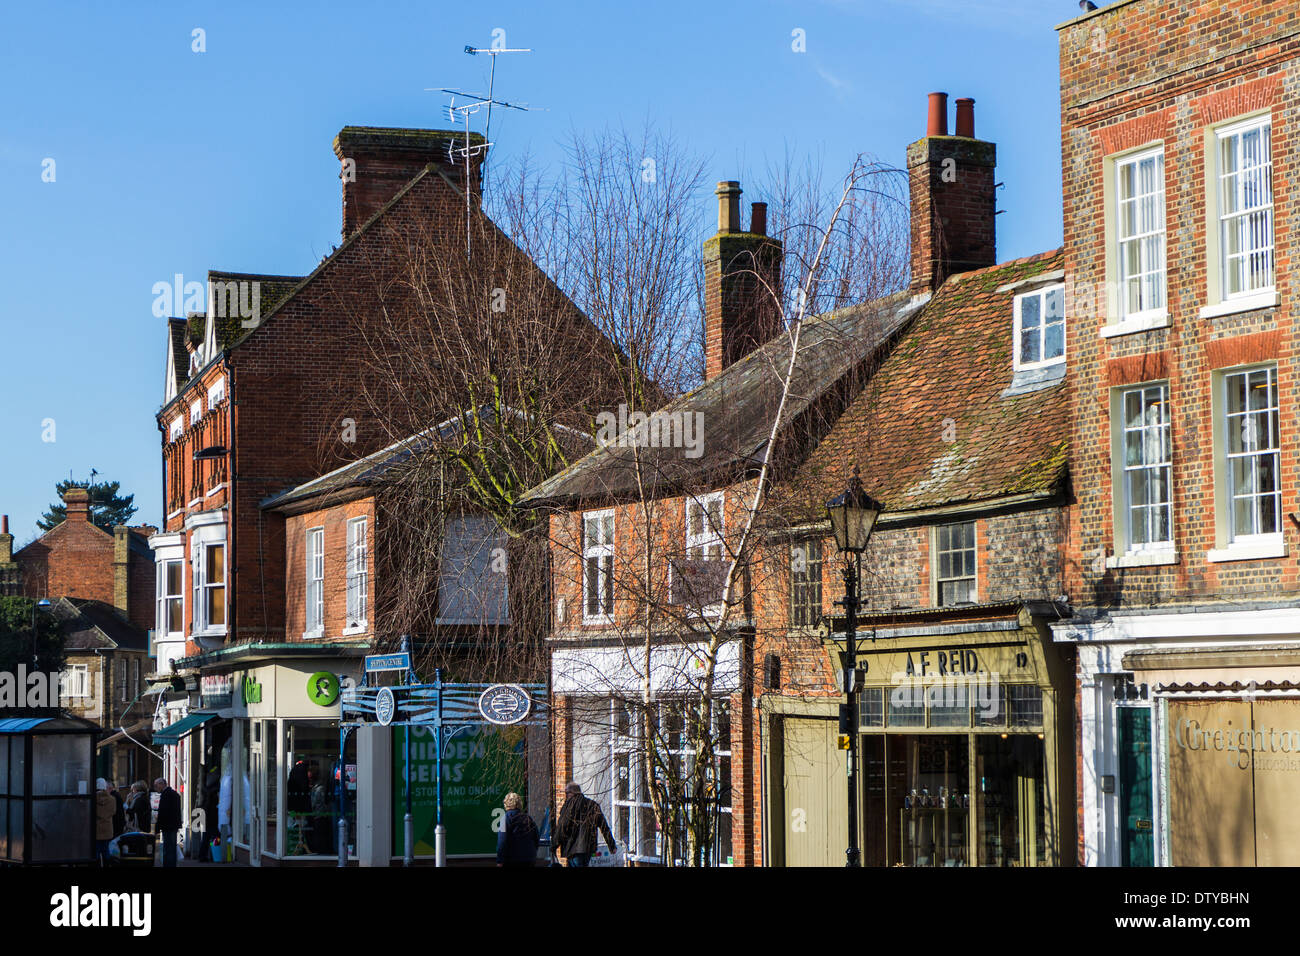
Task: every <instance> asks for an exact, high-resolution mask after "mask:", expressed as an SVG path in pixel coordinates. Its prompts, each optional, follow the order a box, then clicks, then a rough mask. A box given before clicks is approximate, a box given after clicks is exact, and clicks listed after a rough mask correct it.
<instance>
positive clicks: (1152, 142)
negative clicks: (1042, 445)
mask: <svg viewBox="0 0 1300 956" xmlns="http://www.w3.org/2000/svg"><path fill="white" fill-rule="evenodd" d="M1059 32H1060V50H1061V137H1062V157H1063V163H1064V169H1063V182H1064V213H1065V271H1066V275H1067V290H1068V298H1069V314H1070V323H1069V337H1068V352H1069V355H1070V361H1069V364H1070V373H1071V376H1072V377H1073V388H1072V403H1071V409H1070V422H1071V442H1070V449H1071V451H1070V473H1071V478H1072V481H1073V485H1074V491H1075V495H1076V498H1077V507H1076V508H1075V510H1074V511H1073V513H1072V517H1071V526H1070V530H1069V534H1068V536H1067V540H1068V557H1067V564H1066V575H1067V579H1068V591H1069V594H1070V596H1071V599H1072V603H1073V605H1074V615H1073V617H1072V618H1071V619H1070V620H1068V621H1065V622H1061V623H1059V624H1057V625H1055V626H1054V629H1055V633H1056V637H1057V639H1058V640H1060V641H1062V642H1069V643H1073V644H1075V645H1077V648H1078V654H1079V673H1078V677H1079V687H1078V694H1079V714H1080V722H1081V724H1080V725H1081V736H1080V752H1079V780H1080V794H1079V819H1080V833H1079V842H1080V856H1081V859H1082V860H1083V861H1084V862H1086V863H1088V864H1089V865H1150V864H1152V863H1156V864H1173V865H1207V864H1209V865H1252V864H1256V863H1258V864H1261V865H1277V864H1288V863H1289V864H1294V863H1296V862H1300V856H1297V853H1300V830H1297V829H1296V826H1295V823H1294V815H1293V814H1292V813H1290V811H1289V809H1288V808H1289V807H1291V806H1293V805H1294V800H1295V797H1296V785H1295V784H1294V783H1293V782H1292V781H1294V780H1295V779H1296V777H1295V774H1294V772H1293V770H1292V771H1291V772H1288V771H1287V767H1286V764H1287V762H1288V761H1290V762H1291V763H1292V764H1293V763H1294V760H1293V759H1292V758H1290V757H1287V756H1286V755H1285V754H1286V751H1288V750H1292V751H1293V750H1294V748H1295V747H1296V746H1297V745H1300V700H1298V699H1297V697H1300V683H1298V680H1300V669H1298V668H1300V575H1298V574H1297V569H1296V549H1297V543H1298V541H1297V528H1298V527H1300V525H1298V524H1297V519H1296V512H1297V510H1300V509H1298V506H1297V498H1296V495H1297V475H1298V474H1300V472H1298V468H1300V458H1298V457H1297V449H1298V448H1300V444H1298V443H1297V441H1296V434H1295V423H1296V415H1295V410H1296V408H1297V407H1298V406H1300V382H1297V377H1296V365H1295V354H1296V331H1295V324H1294V310H1295V308H1296V303H1295V300H1294V299H1293V298H1292V295H1293V293H1294V291H1295V290H1294V287H1293V285H1292V282H1293V281H1294V277H1295V270H1294V268H1293V267H1294V260H1293V258H1292V251H1293V250H1292V249H1291V246H1290V240H1291V228H1290V227H1291V226H1292V225H1293V224H1294V220H1295V215H1296V207H1295V195H1296V194H1295V191H1294V187H1296V186H1297V185H1298V184H1300V128H1297V125H1296V120H1295V116H1296V107H1297V104H1300V59H1298V57H1300V14H1298V13H1297V10H1296V8H1295V6H1294V4H1282V3H1271V2H1267V0H1235V2H1231V3H1228V2H1205V3H1193V4H1184V5H1171V4H1167V3H1159V2H1154V0H1117V2H1113V3H1110V4H1109V5H1107V6H1105V7H1102V8H1101V9H1098V10H1094V11H1091V12H1087V13H1085V14H1084V15H1082V16H1079V17H1077V18H1075V19H1073V20H1071V21H1069V22H1068V23H1065V24H1063V25H1062V26H1061V27H1060V28H1059ZM1206 735H1208V737H1207V736H1206ZM1270 735H1271V736H1270ZM1225 738H1226V739H1227V740H1228V741H1229V744H1228V746H1229V747H1230V748H1231V750H1232V751H1233V759H1231V760H1225V759H1223V753H1222V752H1221V751H1222V748H1223V746H1224V743H1223V741H1224V739H1225ZM1284 745H1285V746H1284Z"/></svg>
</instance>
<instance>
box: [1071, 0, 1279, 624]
mask: <svg viewBox="0 0 1300 956" xmlns="http://www.w3.org/2000/svg"><path fill="white" fill-rule="evenodd" d="M1060 42H1061V91H1062V150H1063V160H1064V169H1063V184H1064V215H1065V254H1066V271H1067V276H1068V283H1069V285H1068V288H1067V296H1068V301H1069V305H1068V312H1069V315H1070V322H1069V340H1068V345H1067V354H1068V355H1069V363H1070V374H1071V376H1072V377H1073V380H1074V389H1073V399H1072V410H1071V411H1072V413H1071V422H1072V432H1073V433H1072V439H1071V460H1070V471H1071V478H1072V481H1073V484H1074V490H1075V494H1076V496H1077V501H1078V507H1077V513H1076V514H1074V515H1072V516H1071V523H1072V526H1071V534H1070V546H1069V554H1068V572H1067V573H1068V579H1069V593H1070V595H1071V597H1072V598H1073V599H1074V602H1075V603H1076V604H1085V605H1086V604H1098V603H1099V604H1102V605H1107V604H1111V603H1123V604H1133V603H1140V604H1149V603H1157V602H1159V603H1170V602H1180V601H1187V602H1191V601H1207V600H1215V599H1224V600H1237V599H1242V598H1273V599H1276V598H1278V597H1282V596H1294V595H1295V594H1296V593H1297V591H1298V590H1300V576H1298V575H1297V567H1296V562H1295V559H1294V555H1295V553H1296V549H1297V546H1300V536H1298V535H1297V529H1296V526H1295V525H1294V524H1293V523H1292V522H1291V521H1289V520H1286V519H1285V518H1284V519H1283V521H1282V531H1283V534H1284V536H1285V540H1286V544H1287V547H1288V549H1289V551H1290V554H1291V557H1289V558H1272V559H1263V560H1250V561H1231V562H1226V563H1224V562H1211V561H1208V560H1207V555H1206V552H1207V551H1208V550H1210V549H1214V548H1217V547H1222V545H1223V543H1224V542H1223V541H1222V538H1221V536H1220V533H1219V532H1218V531H1217V529H1216V509H1217V505H1216V502H1215V491H1214V470H1215V463H1214V453H1213V445H1212V442H1211V428H1212V414H1211V387H1212V382H1213V381H1214V379H1213V377H1212V375H1211V373H1212V372H1213V371H1214V370H1215V369H1219V368H1224V367H1228V366H1232V365H1235V364H1238V363H1242V362H1255V361H1276V363H1277V369H1278V379H1279V401H1280V409H1281V414H1280V420H1281V449H1282V451H1281V491H1282V513H1283V515H1286V514H1289V513H1293V512H1295V511H1296V510H1297V500H1296V498H1297V496H1296V479H1297V465H1300V460H1298V459H1297V450H1298V449H1300V443H1298V442H1297V440H1296V438H1297V436H1296V431H1295V421H1296V409H1297V408H1298V407H1300V383H1298V382H1297V380H1296V376H1295V364H1294V363H1295V359H1294V352H1295V348H1296V340H1295V333H1294V330H1293V323H1292V309H1293V306H1292V300H1291V291H1292V288H1291V283H1292V276H1293V274H1294V272H1293V270H1292V269H1291V268H1290V265H1291V262H1292V250H1291V244H1290V225H1291V223H1292V221H1293V218H1294V199H1293V198H1292V197H1293V194H1294V186H1293V184H1294V183H1295V182H1296V181H1297V173H1300V124H1298V123H1297V112H1296V105H1297V103H1300V59H1298V58H1300V17H1298V15H1297V12H1296V9H1295V6H1294V5H1293V4H1283V3H1271V2H1267V0H1250V2H1233V3H1226V2H1212V3H1199V4H1196V5H1194V7H1193V8H1188V7H1179V6H1175V5H1170V4H1167V3H1162V2H1156V0H1134V2H1128V3H1116V4H1112V5H1111V6H1109V7H1105V8H1103V9H1101V10H1099V11H1097V13H1096V14H1094V15H1091V16H1088V17H1083V18H1080V19H1078V20H1077V21H1075V22H1073V23H1072V24H1071V25H1068V26H1066V27H1064V28H1063V29H1062V31H1061V34H1060ZM1258 109H1271V110H1272V161H1273V190H1274V230H1273V233H1274V241H1275V262H1276V289H1277V293H1278V294H1279V296H1280V305H1278V306H1277V307H1267V308H1258V309H1255V310H1253V311H1246V312H1240V313H1237V314H1231V315H1223V316H1219V317H1202V316H1201V314H1200V313H1201V309H1202V308H1203V307H1205V306H1207V305H1209V304H1211V303H1210V301H1209V297H1210V288H1209V286H1210V282H1209V277H1208V276H1207V261H1208V253H1207V217H1208V216H1209V215H1210V214H1211V213H1215V212H1217V210H1209V211H1207V209H1206V205H1207V187H1206V176H1207V163H1206V155H1207V147H1206V143H1207V132H1208V131H1209V129H1210V127H1211V125H1212V124H1215V123H1219V122H1222V121H1226V120H1230V119H1233V118H1235V117H1238V116H1241V115H1243V114H1245V113H1248V112H1250V111H1253V110H1258ZM1156 143H1161V144H1163V147H1164V162H1165V220H1166V237H1167V238H1166V242H1167V268H1166V271H1165V276H1166V281H1167V298H1168V314H1169V323H1168V326H1167V327H1165V328H1156V329H1153V330H1150V331H1145V332H1138V333H1134V334H1127V335H1120V336H1115V337H1110V338H1103V337H1102V336H1100V335H1099V331H1100V329H1101V328H1102V327H1103V326H1104V325H1105V324H1106V323H1107V321H1108V315H1107V312H1108V310H1109V304H1108V303H1109V298H1110V294H1111V292H1112V290H1111V289H1110V288H1109V287H1108V286H1107V272H1106V234H1105V222H1106V209H1105V202H1104V182H1105V176H1106V168H1107V166H1106V162H1105V159H1106V157H1107V156H1108V155H1110V154H1113V153H1115V152H1117V151H1120V150H1125V149H1130V148H1135V147H1138V146H1143V145H1155V144H1156ZM1211 171H1212V170H1211ZM1158 378H1159V379H1164V380H1166V381H1167V382H1168V384H1169V389H1170V408H1171V421H1172V446H1173V485H1174V490H1173V505H1174V534H1175V547H1176V550H1177V553H1178V558H1177V562H1176V563H1175V564H1172V565H1168V566H1159V567H1135V568H1109V569H1108V568H1106V567H1105V561H1104V558H1105V556H1106V555H1107V554H1113V553H1114V551H1115V549H1116V547H1117V541H1116V529H1115V528H1114V527H1113V519H1112V510H1111V509H1112V497H1113V491H1112V475H1111V463H1110V421H1109V402H1110V388H1111V386H1113V385H1116V384H1126V383H1134V382H1141V381H1150V380H1153V379H1158Z"/></svg>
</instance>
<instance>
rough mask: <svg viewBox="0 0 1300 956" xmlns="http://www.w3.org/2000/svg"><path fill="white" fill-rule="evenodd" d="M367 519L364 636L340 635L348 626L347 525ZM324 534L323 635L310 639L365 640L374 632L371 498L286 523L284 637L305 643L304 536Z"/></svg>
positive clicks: (361, 634) (305, 549) (373, 531)
mask: <svg viewBox="0 0 1300 956" xmlns="http://www.w3.org/2000/svg"><path fill="white" fill-rule="evenodd" d="M353 518H365V519H366V522H367V528H366V544H367V558H366V566H367V575H368V576H367V581H366V617H367V622H366V623H367V628H366V630H365V631H364V632H363V633H358V634H346V635H345V634H344V633H343V630H344V628H345V627H346V625H347V567H348V563H347V560H348V559H347V555H348V522H349V521H351V520H352V519H353ZM313 528H321V529H322V530H323V531H324V545H325V577H324V584H323V591H324V595H323V604H324V613H325V620H324V625H325V633H324V635H323V637H320V638H314V640H334V639H339V640H349V641H357V640H368V639H369V638H370V636H371V635H372V634H373V632H374V621H373V619H374V613H373V609H374V606H375V575H374V566H375V565H374V541H375V536H376V535H375V533H376V528H375V507H374V499H373V498H362V499H360V500H357V501H350V502H347V503H346V504H340V505H334V506H333V507H326V508H320V509H318V510H315V511H309V512H307V513H305V514H301V515H294V516H292V517H289V518H287V519H285V531H286V534H285V567H286V569H287V570H286V573H285V593H284V607H285V638H286V640H289V641H297V640H302V639H303V634H304V632H305V631H306V628H307V567H306V561H307V531H308V529H313Z"/></svg>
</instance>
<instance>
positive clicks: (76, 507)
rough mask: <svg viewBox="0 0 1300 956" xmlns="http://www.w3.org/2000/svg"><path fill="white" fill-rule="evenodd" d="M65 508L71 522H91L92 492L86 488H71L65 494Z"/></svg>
mask: <svg viewBox="0 0 1300 956" xmlns="http://www.w3.org/2000/svg"><path fill="white" fill-rule="evenodd" d="M63 507H64V510H65V512H66V513H67V520H69V521H73V520H76V521H89V520H90V491H89V489H86V488H69V489H68V490H67V491H65V492H64V493H63Z"/></svg>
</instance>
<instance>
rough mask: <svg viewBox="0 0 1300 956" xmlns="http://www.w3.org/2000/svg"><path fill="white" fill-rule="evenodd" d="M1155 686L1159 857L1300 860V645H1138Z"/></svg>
mask: <svg viewBox="0 0 1300 956" xmlns="http://www.w3.org/2000/svg"><path fill="white" fill-rule="evenodd" d="M1123 663H1124V666H1125V667H1126V668H1128V669H1131V670H1133V671H1134V673H1136V674H1137V675H1138V677H1139V678H1140V679H1141V680H1143V681H1145V682H1146V683H1147V684H1148V685H1149V686H1150V687H1151V688H1152V697H1153V708H1152V710H1153V724H1154V726H1153V731H1152V736H1153V739H1154V740H1155V744H1156V754H1155V757H1156V759H1155V788H1154V789H1155V807H1156V814H1157V815H1158V819H1159V821H1160V824H1161V825H1160V827H1159V828H1158V832H1157V840H1156V846H1155V854H1156V861H1155V862H1157V863H1158V864H1160V865H1168V866H1297V865H1300V818H1298V817H1297V816H1296V813H1295V807H1296V805H1297V802H1298V801H1300V646H1298V645H1296V644H1263V645H1254V646H1223V645H1219V646H1217V647H1201V648H1186V647H1182V648H1161V649H1151V650H1140V651H1132V652H1130V653H1128V654H1125V655H1124V658H1123Z"/></svg>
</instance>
